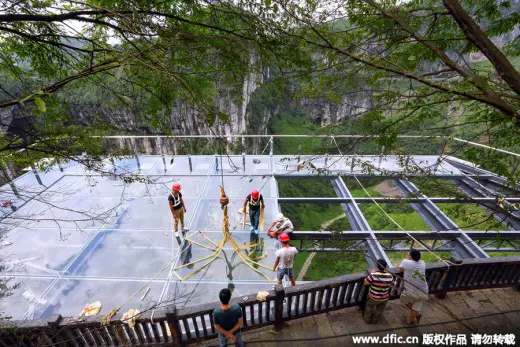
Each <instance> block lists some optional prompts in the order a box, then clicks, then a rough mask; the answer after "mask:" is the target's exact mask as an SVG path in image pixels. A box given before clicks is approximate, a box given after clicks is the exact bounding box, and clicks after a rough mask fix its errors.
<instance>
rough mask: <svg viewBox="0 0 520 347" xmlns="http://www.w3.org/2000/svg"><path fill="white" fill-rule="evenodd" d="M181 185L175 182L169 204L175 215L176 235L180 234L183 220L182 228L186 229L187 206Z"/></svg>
mask: <svg viewBox="0 0 520 347" xmlns="http://www.w3.org/2000/svg"><path fill="white" fill-rule="evenodd" d="M180 190H181V185H180V184H178V183H175V184H174V185H173V187H172V192H171V193H170V195H169V196H168V205H169V206H170V211H171V212H172V215H173V226H174V229H175V236H178V235H179V234H178V228H179V222H181V229H182V230H183V231H184V213H186V207H185V206H184V200H182V194H181V192H180Z"/></svg>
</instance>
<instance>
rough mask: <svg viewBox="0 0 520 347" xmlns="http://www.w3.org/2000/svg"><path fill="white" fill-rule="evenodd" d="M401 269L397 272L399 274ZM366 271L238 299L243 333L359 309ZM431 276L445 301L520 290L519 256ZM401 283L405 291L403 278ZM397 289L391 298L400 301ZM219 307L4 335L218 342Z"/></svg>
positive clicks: (17, 340)
mask: <svg viewBox="0 0 520 347" xmlns="http://www.w3.org/2000/svg"><path fill="white" fill-rule="evenodd" d="M398 271H399V270H397V269H396V270H395V271H393V272H394V273H395V274H398ZM366 276H367V273H366V272H362V273H357V274H351V275H345V276H339V277H335V278H331V279H327V280H323V281H316V282H312V283H306V284H302V285H298V286H296V287H290V288H284V287H283V286H276V287H275V290H273V291H271V292H270V293H269V294H270V295H269V297H268V298H267V300H265V301H259V300H257V299H256V294H252V295H248V296H247V297H235V298H233V299H232V302H233V303H236V304H239V305H240V306H241V308H242V313H243V316H244V327H243V330H250V329H256V328H259V327H262V326H265V325H274V326H276V327H281V326H282V325H283V324H284V322H285V321H288V320H291V319H296V318H301V317H305V316H310V315H315V314H320V313H324V312H327V311H331V310H337V309H341V308H345V307H353V306H359V305H360V304H361V303H362V302H364V300H365V299H366V287H364V286H363V280H364V278H365V277H366ZM426 277H427V281H428V285H429V289H430V294H436V295H437V296H439V297H441V298H442V297H444V296H445V295H446V293H447V292H450V291H462V290H472V289H482V288H497V287H508V286H520V257H504V258H488V259H470V260H465V261H463V262H461V263H460V264H457V265H452V266H449V267H448V266H447V265H446V264H443V263H434V264H428V267H427V271H426ZM397 284H398V286H401V284H402V282H401V280H400V276H397ZM398 296H399V293H398V291H397V290H394V291H393V292H392V296H391V298H392V299H396V298H398ZM218 306H219V303H217V302H214V303H209V304H204V305H198V306H191V307H187V308H181V309H177V308H176V307H175V306H171V307H168V308H166V309H163V310H160V311H159V310H157V311H155V313H154V315H153V317H152V316H151V312H145V313H143V314H142V315H141V316H140V317H139V318H138V319H137V320H136V322H135V325H134V326H133V327H130V326H128V324H126V322H123V321H121V316H115V317H114V318H113V319H112V321H111V322H110V324H109V325H106V326H105V325H102V324H101V317H98V316H96V317H88V318H86V319H85V320H84V321H80V322H78V321H74V320H73V319H70V318H65V317H62V316H61V315H55V316H52V317H51V318H49V319H46V320H33V321H8V322H4V323H3V326H2V330H1V331H0V345H1V344H3V345H5V346H103V345H110V346H112V345H115V346H119V345H145V344H148V345H153V346H172V345H173V346H181V345H185V344H188V343H192V342H197V341H201V340H205V339H211V338H214V337H216V331H215V327H214V325H213V309H214V308H215V307H218Z"/></svg>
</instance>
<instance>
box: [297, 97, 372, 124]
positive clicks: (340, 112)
mask: <svg viewBox="0 0 520 347" xmlns="http://www.w3.org/2000/svg"><path fill="white" fill-rule="evenodd" d="M300 105H301V107H302V108H303V109H304V110H306V111H307V112H308V113H309V115H310V116H311V119H312V122H313V123H315V124H319V125H321V126H327V125H331V124H337V123H341V122H344V121H345V120H347V119H348V118H352V117H357V116H360V115H362V114H364V113H365V112H367V111H368V110H370V109H371V108H372V97H371V95H370V93H367V92H363V93H346V95H344V96H343V97H342V103H331V102H327V101H324V100H308V99H303V100H301V102H300Z"/></svg>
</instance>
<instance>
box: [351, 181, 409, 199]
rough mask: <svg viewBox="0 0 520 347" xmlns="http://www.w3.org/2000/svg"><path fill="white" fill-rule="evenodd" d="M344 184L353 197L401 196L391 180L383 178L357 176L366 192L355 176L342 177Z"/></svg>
mask: <svg viewBox="0 0 520 347" xmlns="http://www.w3.org/2000/svg"><path fill="white" fill-rule="evenodd" d="M343 181H344V182H345V185H346V186H347V188H348V189H349V191H350V194H352V196H353V197H354V198H369V197H385V196H387V197H394V196H401V194H400V193H399V191H398V190H397V188H395V187H394V185H393V184H392V181H391V180H389V179H385V178H379V177H376V178H359V181H360V182H361V184H362V185H363V187H364V188H365V190H366V191H367V192H368V194H367V192H365V190H364V189H363V187H361V186H360V185H359V183H358V182H357V181H356V179H355V178H352V177H347V176H345V177H343Z"/></svg>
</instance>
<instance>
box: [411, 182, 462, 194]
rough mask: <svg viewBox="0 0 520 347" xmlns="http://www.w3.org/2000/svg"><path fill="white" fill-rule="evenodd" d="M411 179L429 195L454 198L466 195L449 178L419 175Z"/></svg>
mask: <svg viewBox="0 0 520 347" xmlns="http://www.w3.org/2000/svg"><path fill="white" fill-rule="evenodd" d="M409 181H410V182H412V183H413V184H415V186H416V187H417V188H419V190H420V191H421V193H423V194H424V195H426V196H428V197H443V198H444V197H446V198H452V197H464V196H466V195H465V194H464V193H462V192H460V191H459V190H458V189H457V186H456V185H455V184H454V183H452V182H450V181H448V180H444V179H440V178H431V177H418V178H412V179H410V180H409Z"/></svg>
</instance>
